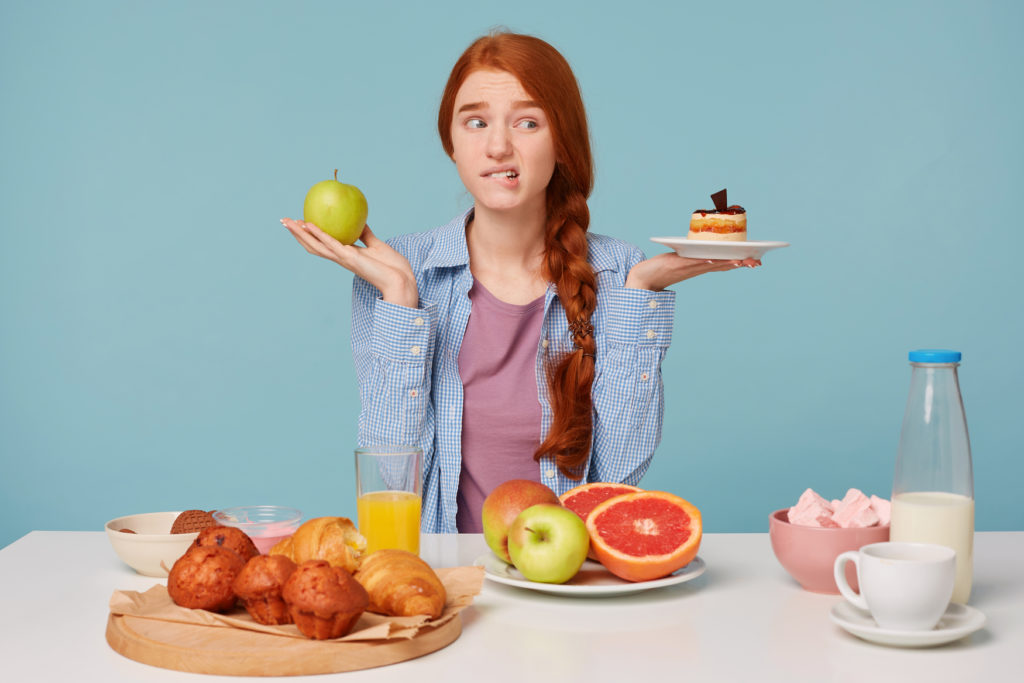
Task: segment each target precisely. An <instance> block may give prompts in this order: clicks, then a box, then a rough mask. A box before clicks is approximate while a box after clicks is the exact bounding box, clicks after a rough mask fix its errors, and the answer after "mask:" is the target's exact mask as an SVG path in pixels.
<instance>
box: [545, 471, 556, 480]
mask: <svg viewBox="0 0 1024 683" xmlns="http://www.w3.org/2000/svg"><path fill="white" fill-rule="evenodd" d="M544 476H545V477H547V478H548V479H554V478H555V471H554V470H548V471H547V472H545V473H544Z"/></svg>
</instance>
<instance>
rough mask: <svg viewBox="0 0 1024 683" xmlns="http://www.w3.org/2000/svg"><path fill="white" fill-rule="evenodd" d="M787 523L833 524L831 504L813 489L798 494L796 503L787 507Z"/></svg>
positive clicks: (808, 524)
mask: <svg viewBox="0 0 1024 683" xmlns="http://www.w3.org/2000/svg"><path fill="white" fill-rule="evenodd" d="M789 523H790V524H800V525H802V526H835V524H834V523H833V522H832V506H831V505H830V504H829V502H828V501H827V500H825V499H824V498H822V497H821V496H819V495H818V494H817V493H815V492H814V490H813V489H807V490H806V491H804V492H803V494H801V495H800V500H798V501H797V502H796V505H794V506H793V507H791V508H789Z"/></svg>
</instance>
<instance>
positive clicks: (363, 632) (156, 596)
mask: <svg viewBox="0 0 1024 683" xmlns="http://www.w3.org/2000/svg"><path fill="white" fill-rule="evenodd" d="M434 571H435V572H436V573H437V576H438V578H439V579H441V583H443V584H444V589H445V592H446V593H447V594H448V600H447V602H446V603H445V606H444V612H442V613H441V616H440V617H438V618H437V619H430V618H429V617H427V616H415V617H388V616H384V615H381V614H373V613H372V612H364V613H363V615H362V616H361V617H359V621H357V622H356V625H355V626H354V627H353V628H352V631H351V632H349V634H348V635H346V636H343V637H341V638H335V639H334V640H336V641H338V642H344V641H358V640H391V639H394V638H413V637H415V636H416V634H417V633H418V632H419V631H420V629H424V628H434V627H437V626H440V625H442V624H444V623H447V622H448V621H450V620H451V619H453V618H454V617H455V615H456V614H458V613H459V612H461V611H462V610H464V609H465V608H466V607H469V606H470V605H471V604H473V598H474V596H476V595H477V594H478V593H479V592H480V588H481V586H482V585H483V581H484V569H483V567H450V568H444V569H435V570H434ZM110 612H111V614H117V615H121V614H124V615H129V616H134V617H141V618H144V619H159V620H163V621H176V622H181V623H184V624H200V625H205V626H223V627H227V628H243V629H248V630H250V631H262V632H263V633H272V634H275V635H281V636H288V637H291V638H305V636H304V635H302V633H300V632H299V629H298V627H296V626H295V625H294V624H286V625H284V626H264V625H263V624H260V623H257V622H256V621H254V620H253V618H252V617H250V616H249V613H248V612H246V611H245V609H244V608H243V607H235V608H234V609H232V610H231V611H229V612H225V613H223V614H218V613H216V612H207V611H206V610H201V609H189V608H187V607H181V606H179V605H176V604H174V601H172V600H171V597H170V596H169V595H168V594H167V586H165V585H163V584H157V585H156V586H153V587H152V588H150V589H149V590H147V591H146V592H144V593H139V592H138V591H121V590H117V591H114V594H113V595H111V596H110ZM325 642H331V641H325Z"/></svg>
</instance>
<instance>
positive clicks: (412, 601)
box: [356, 550, 448, 619]
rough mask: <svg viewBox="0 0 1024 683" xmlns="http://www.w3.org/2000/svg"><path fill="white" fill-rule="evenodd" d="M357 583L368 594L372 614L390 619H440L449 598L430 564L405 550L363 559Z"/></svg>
mask: <svg viewBox="0 0 1024 683" xmlns="http://www.w3.org/2000/svg"><path fill="white" fill-rule="evenodd" d="M356 581H358V582H359V583H361V584H362V585H363V588H365V589H366V592H367V593H369V595H370V607H369V610H370V611H371V612H377V613H378V614H387V615H389V616H393V617H411V616H413V615H416V614H426V615H427V616H429V617H430V618H431V619H436V618H438V617H439V616H441V612H443V611H444V604H445V601H446V600H447V599H448V596H447V594H446V593H445V590H444V584H442V583H441V579H439V578H437V574H435V573H434V570H433V569H431V568H430V565H429V564H427V563H426V562H424V561H423V560H421V559H420V558H419V557H418V556H417V555H414V554H412V553H410V552H408V551H405V550H378V551H376V552H373V553H370V554H369V555H367V556H366V557H364V558H363V562H362V564H361V565H360V568H359V571H357V572H356Z"/></svg>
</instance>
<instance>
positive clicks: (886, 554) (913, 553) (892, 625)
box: [833, 542, 956, 631]
mask: <svg viewBox="0 0 1024 683" xmlns="http://www.w3.org/2000/svg"><path fill="white" fill-rule="evenodd" d="M847 562H853V564H854V565H855V566H856V568H857V582H858V583H859V584H860V594H857V593H854V592H853V589H852V588H850V584H848V583H847V582H846V563H847ZM833 569H834V575H835V579H836V585H837V586H839V592H840V593H842V594H843V597H844V598H846V599H847V600H849V601H850V602H851V603H853V604H854V605H856V606H857V607H859V608H861V609H863V610H867V611H868V612H871V616H872V617H874V618H875V621H876V622H877V623H878V625H879V626H881V627H882V628H886V629H893V630H900V631H928V630H931V629H933V628H935V625H936V624H938V623H939V619H941V618H942V615H943V614H944V613H945V611H946V608H947V607H949V600H950V598H952V597H953V581H954V579H955V578H956V552H955V551H954V550H953V549H952V548H948V547H946V546H944V545H934V544H931V543H895V542H887V543H872V544H871V545H866V546H864V547H863V548H861V549H860V550H850V551H848V552H845V553H843V554H841V555H840V556H839V557H837V558H836V562H835V566H834V568H833Z"/></svg>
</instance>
